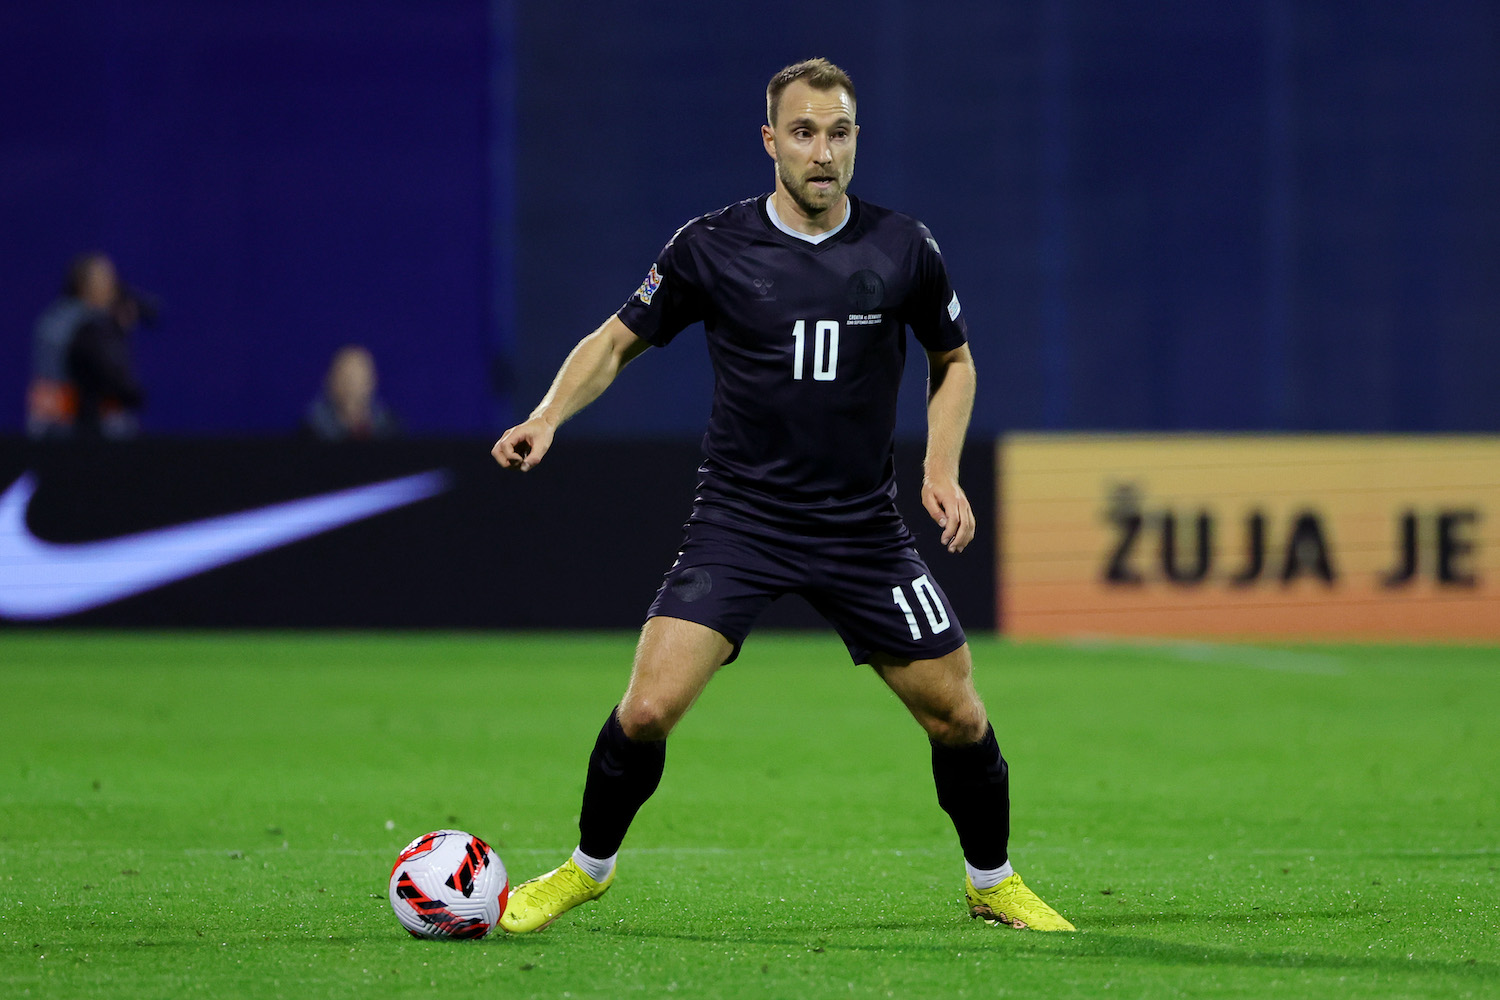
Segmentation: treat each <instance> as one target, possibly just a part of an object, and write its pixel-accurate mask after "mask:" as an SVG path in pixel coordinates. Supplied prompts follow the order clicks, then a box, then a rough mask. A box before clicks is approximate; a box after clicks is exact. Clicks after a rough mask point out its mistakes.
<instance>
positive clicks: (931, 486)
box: [922, 344, 975, 552]
mask: <svg viewBox="0 0 1500 1000" xmlns="http://www.w3.org/2000/svg"><path fill="white" fill-rule="evenodd" d="M974 385H975V375H974V356H973V354H971V353H970V352H969V345H968V344H965V345H963V346H962V347H957V348H954V349H953V350H951V351H928V352H927V457H926V459H925V460H924V461H923V463H922V506H924V507H926V508H927V513H929V514H931V515H932V519H933V520H934V521H936V522H937V523H938V527H940V528H942V529H943V536H942V541H943V544H944V545H946V546H947V547H948V551H949V552H962V551H963V550H964V548H965V546H967V545H968V544H969V542H971V541H973V540H974V510H973V508H972V507H970V506H969V498H968V496H967V495H966V494H965V493H964V491H963V487H961V486H959V485H958V457H959V454H960V453H961V452H962V451H963V447H964V435H965V434H967V433H968V430H969V415H970V414H971V413H972V412H973V410H974Z"/></svg>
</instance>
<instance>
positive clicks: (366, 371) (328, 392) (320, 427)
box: [303, 344, 401, 441]
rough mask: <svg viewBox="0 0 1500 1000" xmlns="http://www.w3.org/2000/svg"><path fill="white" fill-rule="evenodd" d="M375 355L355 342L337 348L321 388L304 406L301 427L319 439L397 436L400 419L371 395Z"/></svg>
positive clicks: (366, 439) (373, 391)
mask: <svg viewBox="0 0 1500 1000" xmlns="http://www.w3.org/2000/svg"><path fill="white" fill-rule="evenodd" d="M376 382H377V379H376V375H375V359H374V358H373V357H372V356H371V355H370V352H369V351H368V350H366V349H365V348H363V347H361V346H359V345H358V344H348V345H346V346H344V347H341V348H339V349H338V351H337V352H336V353H335V354H334V356H333V362H332V363H331V364H330V365H329V366H328V376H327V377H326V378H325V379H324V380H323V391H322V392H321V393H319V394H318V396H317V398H316V399H314V400H313V401H312V404H311V405H310V406H309V407H308V408H307V417H306V419H305V420H304V421H303V428H304V429H305V430H306V431H307V432H308V433H309V434H311V435H312V436H314V437H316V438H318V439H319V440H321V441H373V440H381V439H388V438H393V437H399V436H400V434H401V425H400V422H399V421H398V420H397V419H396V416H395V414H393V413H392V412H391V411H390V409H389V408H387V407H386V405H385V404H384V403H383V402H381V401H380V399H379V397H377V396H376V395H375V386H376Z"/></svg>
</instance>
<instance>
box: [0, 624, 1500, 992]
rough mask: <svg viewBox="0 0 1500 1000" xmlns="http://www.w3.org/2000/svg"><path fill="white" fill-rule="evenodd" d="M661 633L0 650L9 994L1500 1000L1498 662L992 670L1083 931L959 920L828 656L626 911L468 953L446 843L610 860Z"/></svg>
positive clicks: (1095, 661)
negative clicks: (590, 766)
mask: <svg viewBox="0 0 1500 1000" xmlns="http://www.w3.org/2000/svg"><path fill="white" fill-rule="evenodd" d="M630 650H631V638H630V637H629V636H624V635H585V636H572V637H566V636H534V635H509V634H496V635H479V636H458V637H450V636H430V635H280V634H260V635H257V634H249V635H239V634H236V635H204V636H197V635H176V636H170V635H169V636H153V635H127V636H120V635H108V634H61V633H30V632H9V633H3V634H0V685H3V686H0V691H3V696H4V697H3V701H0V706H3V707H0V734H3V735H0V739H3V742H4V749H3V751H0V872H3V879H4V886H5V891H4V893H3V895H0V995H3V996H6V997H12V996H25V995H32V996H54V997H63V996H108V997H125V998H129V997H166V996H206V997H210V996H211V997H226V996H255V997H273V996H285V997H291V998H306V997H325V996H332V997H362V998H363V997H383V996H398V995H439V996H454V997H465V996H479V995H483V996H490V997H522V996H546V997H564V996H573V997H619V996H657V995H661V994H663V993H665V992H668V991H676V992H677V993H679V994H680V995H683V996H693V997H712V996H766V997H826V996H847V995H851V994H852V995H857V996H894V997H929V996H930V997H961V996H970V997H994V996H1048V997H1054V996H1055V997H1062V996H1078V997H1100V996H1114V995H1118V996H1126V997H1152V998H1155V997H1171V996H1211V997H1257V998H1260V997H1266V996H1286V997H1298V998H1302V997H1340V998H1343V997H1372V998H1373V997H1380V998H1390V997H1404V996H1413V997H1415V996H1424V997H1425V996H1431V997H1468V996H1473V997H1480V996H1497V995H1500V898H1497V897H1500V893H1497V885H1500V878H1497V875H1496V868H1497V865H1500V851H1497V848H1500V844H1497V840H1500V808H1497V806H1500V777H1497V775H1500V732H1497V729H1500V724H1497V719H1500V651H1497V650H1496V649H1494V648H1430V647H1416V648H1398V647H1353V646H1343V647H1298V648H1282V649H1268V648H1249V647H1235V646H1207V645H1191V644H1177V645H1157V646H1151V645H1094V646H1065V645H1057V646H1052V645H1011V644H1004V643H998V642H994V641H977V642H976V643H975V658H976V661H977V663H978V665H979V666H978V671H979V685H980V689H981V691H982V693H983V694H984V695H985V697H986V700H987V702H988V704H989V706H990V709H991V714H992V716H993V717H994V718H995V720H996V723H997V728H998V730H999V731H1000V734H1001V745H1002V746H1003V747H1004V748H1005V751H1006V755H1007V757H1008V758H1009V759H1010V761H1011V765H1012V780H1013V783H1012V793H1013V798H1014V833H1013V837H1012V842H1011V844H1012V849H1013V851H1012V856H1013V860H1014V861H1015V863H1016V865H1017V867H1018V869H1019V870H1020V871H1021V872H1022V873H1023V874H1024V875H1025V876H1026V878H1027V881H1028V882H1029V883H1030V884H1031V885H1032V886H1033V887H1034V888H1036V889H1038V890H1039V891H1040V892H1041V893H1042V894H1043V896H1044V897H1045V898H1047V899H1049V900H1050V901H1051V902H1053V903H1054V904H1055V905H1056V906H1057V907H1058V908H1059V909H1061V910H1062V911H1063V912H1064V913H1065V914H1067V915H1068V916H1070V917H1071V918H1072V919H1073V920H1074V921H1075V922H1076V923H1077V924H1078V925H1079V926H1080V928H1082V931H1081V932H1080V933H1078V934H1075V935H1042V934H1037V933H1020V932H1014V931H1009V930H995V929H991V928H988V927H985V926H983V925H982V924H980V923H978V922H975V921H972V920H970V919H968V917H967V916H966V914H965V912H964V910H963V909H962V907H961V905H960V902H959V891H960V887H961V879H962V870H961V867H960V862H959V857H958V854H957V847H956V839H955V837H954V835H953V833H952V830H951V828H950V827H949V825H948V823H947V819H946V817H944V816H943V814H942V813H941V812H939V811H938V809H937V806H936V804H935V801H934V796H933V792H932V786H931V779H930V775H929V774H928V771H927V754H926V745H925V741H924V739H923V738H922V736H921V734H920V731H919V730H918V729H917V728H916V727H915V726H914V725H913V724H912V723H910V722H909V721H908V720H907V719H906V717H905V716H904V714H903V712H902V710H901V709H900V707H899V705H898V704H897V703H896V701H895V699H894V698H893V697H892V696H891V695H890V694H888V693H887V692H886V691H885V690H884V689H883V688H882V687H881V686H880V685H879V684H878V682H876V681H875V680H874V679H873V678H872V677H870V676H868V675H867V673H866V672H865V671H864V670H862V669H860V668H855V667H851V666H849V665H848V663H847V660H846V659H845V657H844V655H843V651H842V647H840V646H839V645H838V644H837V643H836V642H834V641H831V640H829V639H825V638H821V637H788V636H770V637H766V636H758V637H756V638H755V639H754V640H752V642H751V643H750V644H749V645H748V646H747V647H746V650H745V653H744V655H743V656H742V657H741V659H740V661H739V662H737V663H736V664H734V665H733V666H731V667H730V668H727V669H726V670H725V671H724V672H723V673H722V674H721V676H720V677H719V678H718V679H717V680H715V682H714V683H713V684H712V685H711V686H710V688H709V690H708V692H707V694H706V695H705V696H704V697H703V699H702V701H701V703H700V704H699V706H698V708H697V709H696V710H695V711H694V712H693V713H692V714H691V715H689V717H688V719H687V720H686V721H685V722H684V723H683V725H682V726H681V728H680V729H679V730H678V732H677V733H676V734H675V735H674V737H673V740H672V745H671V750H670V753H669V760H668V767H667V775H666V778H665V780H664V782H663V784H662V787H661V790H660V791H659V792H658V794H657V796H656V797H655V798H654V799H653V800H652V801H651V803H649V804H648V805H647V807H646V808H645V810H644V811H643V812H642V814H641V816H640V818H639V820H638V821H637V824H636V827H635V829H634V830H633V831H632V833H631V836H630V839H629V840H628V841H627V842H626V850H625V853H624V854H623V855H622V862H621V869H620V875H619V879H618V881H617V883H616V885H615V887H614V888H613V889H612V890H611V892H610V893H609V894H608V895H607V896H605V897H604V898H603V899H602V900H601V901H599V902H598V903H596V904H593V905H591V906H588V907H585V908H583V909H581V910H579V911H577V912H575V913H573V914H571V915H570V916H569V917H567V918H565V919H564V920H563V921H560V922H559V923H558V924H557V925H556V926H555V927H553V928H551V929H550V930H548V931H547V932H545V933H543V934H539V935H533V936H529V937H522V938H506V937H504V936H503V935H499V934H497V935H495V936H494V937H493V938H492V939H487V940H485V941H481V942H460V943H442V944H440V943H430V942H419V941H415V940H412V939H410V938H408V937H407V936H406V934H405V933H404V932H403V931H401V930H400V928H399V927H398V925H397V924H396V921H395V918H394V917H393V916H392V914H391V913H390V910H389V908H388V906H387V903H386V901H385V879H386V874H387V872H388V870H389V865H390V863H391V861H392V860H393V859H394V856H395V853H396V851H397V850H398V849H399V848H400V846H401V845H402V844H404V843H405V842H406V841H407V840H409V839H410V838H411V837H413V836H415V835H417V834H419V833H422V832H424V831H426V830H428V829H432V828H437V827H444V826H460V827H463V828H465V829H469V830H471V831H473V832H475V833H478V834H480V835H482V836H484V837H486V838H487V839H489V840H490V841H491V843H492V844H494V845H495V846H496V848H497V849H498V850H499V852H500V854H501V856H502V857H503V858H504V860H505V862H506V864H507V865H508V867H509V868H510V870H511V873H512V876H513V879H524V878H526V877H529V876H531V875H533V874H536V873H537V872H538V871H541V870H543V869H545V868H549V867H552V866H553V865H555V864H557V863H558V862H559V861H561V860H562V858H563V857H564V856H565V853H566V852H567V851H568V850H569V849H571V848H572V846H573V844H574V842H575V840H574V839H575V837H576V828H575V826H574V823H575V821H576V814H577V806H578V795H579V789H580V785H581V780H582V769H583V763H584V760H585V758H586V755H587V752H588V749H589V747H590V746H591V744H592V741H593V737H594V733H595V732H596V731H597V728H598V725H599V723H600V721H601V720H602V719H603V717H604V715H605V714H606V713H607V712H608V711H609V708H610V706H611V705H612V704H613V702H614V699H615V698H616V697H617V695H618V693H619V690H620V688H621V685H622V683H623V680H624V671H625V665H626V664H627V663H628V659H629V655H630Z"/></svg>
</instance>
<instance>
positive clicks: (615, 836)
mask: <svg viewBox="0 0 1500 1000" xmlns="http://www.w3.org/2000/svg"><path fill="white" fill-rule="evenodd" d="M666 762H667V741H666V740H653V741H645V740H633V739H631V738H630V737H628V736H626V735H625V729H624V728H623V727H622V726H621V725H620V710H619V708H618V707H616V708H615V710H614V711H613V712H611V713H609V719H608V720H607V721H606V722H605V723H604V728H602V729H600V730H599V738H598V740H596V741H595V742H594V752H593V753H591V754H590V755H589V770H588V777H587V779H586V780H585V781H584V784H583V809H582V811H581V812H580V814H579V816H578V834H579V837H578V847H579V849H580V850H582V851H583V853H584V854H587V855H588V856H589V857H592V858H609V857H613V856H614V855H615V854H617V853H618V852H619V850H620V844H622V843H623V842H624V840H625V831H626V830H629V829H630V821H631V820H633V819H635V814H636V813H637V812H638V811H640V808H641V806H643V805H645V804H646V800H647V799H649V798H650V797H651V793H652V792H654V791H656V786H657V785H659V784H660V783H661V773H662V770H663V769H664V768H665V767H666Z"/></svg>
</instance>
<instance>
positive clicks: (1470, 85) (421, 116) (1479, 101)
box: [0, 0, 1500, 436]
mask: <svg viewBox="0 0 1500 1000" xmlns="http://www.w3.org/2000/svg"><path fill="white" fill-rule="evenodd" d="M810 54H824V55H827V56H829V57H830V58H832V59H834V60H835V61H837V62H839V63H841V64H843V65H844V66H845V67H846V68H847V69H848V70H849V71H850V72H851V73H852V74H853V76H854V78H855V80H856V82H857V83H858V84H859V88H860V98H861V104H860V118H861V121H862V123H863V129H864V131H863V133H862V136H861V143H860V153H861V155H860V160H859V169H858V172H857V175H856V179H855V190H856V192H857V193H860V194H862V195H864V196H865V197H868V198H870V199H871V200H875V201H880V202H883V203H887V204H890V205H892V206H894V207H898V208H901V209H903V210H906V211H908V212H911V213H912V214H914V215H917V216H919V217H921V218H922V219H924V220H925V221H926V222H928V223H929V225H930V226H931V228H932V229H933V231H934V233H935V234H936V235H937V238H938V240H939V241H940V242H941V243H942V245H943V248H944V250H945V253H946V256H947V257H948V260H949V264H950V268H951V270H952V272H953V275H954V279H955V283H956V286H957V287H958V289H959V293H960V295H961V296H962V299H963V302H964V305H965V309H966V311H967V312H968V314H969V321H970V324H971V329H972V331H973V334H974V338H975V345H974V346H975V353H976V355H977V356H978V358H979V364H980V366H981V369H982V374H983V384H984V392H983V394H982V397H981V399H980V401H979V406H978V410H977V413H976V421H975V423H976V431H977V432H978V433H980V434H993V433H997V432H1000V431H1003V430H1008V429H1015V428H1028V429H1034V428H1059V429H1063V428H1067V429H1078V428H1083V429H1163V430H1169V429H1224V430H1249V429H1267V430H1282V429H1285V430H1298V429H1306V430H1325V429H1326V430H1334V429H1337V430H1353V431H1431V430H1448V431H1465V430H1496V429H1500V406H1497V404H1496V403H1495V397H1494V394H1493V391H1492V389H1491V386H1492V384H1493V382H1494V380H1495V375H1496V372H1500V338H1497V337H1496V336H1495V331H1496V330H1497V329H1500V70H1497V67H1500V6H1497V5H1496V4H1494V3H1493V2H1492V0H1437V2H1429V3H1422V4H1418V3H1414V2H1392V3H1381V4H1370V3H1364V2H1360V0H1313V2H1306V3H1294V2H1293V0H1255V2H1248V0H1247V2H1236V3H1222V4H1204V3H1200V2H1188V0H1164V2H1160V3H1155V4H1149V5H1146V6H1145V7H1142V6H1140V5H1121V4H1118V3H1114V2H1110V0H1033V2H1017V3H993V2H988V0H964V2H954V3H937V4H917V3H915V2H911V0H905V2H897V0H873V2H872V0H865V2H859V3H855V2H851V0H830V2H828V3H824V4H820V5H815V6H812V7H809V6H808V5H806V4H792V3H787V2H784V0H769V2H767V0H761V2H755V3H750V2H745V0H728V2H724V3H718V4H712V5H686V4H659V5H655V6H648V7H644V8H643V7H640V6H639V5H635V6H631V5H604V4H590V5H572V4H525V3H519V2H517V0H491V2H485V0H461V2H449V3H443V4H428V3H416V2H397V0H364V2H359V3H355V2H352V0H332V2H326V3H318V4H296V3H291V2H270V0H246V2H242V3H237V4H233V5H220V4H201V3H190V2H187V0H176V2H171V0H155V2H152V0H111V2H104V0H84V2H77V3H70V4H55V3H48V2H43V0H16V2H11V3H7V4H5V5H3V7H0V94H3V95H4V106H3V117H0V227H3V228H0V232H3V236H0V328H3V331H4V333H3V335H0V401H9V402H3V406H0V430H4V429H11V430H14V429H16V428H18V427H19V426H20V422H21V411H20V399H21V394H22V391H23V386H24V382H25V366H26V357H27V349H28V348H27V340H28V339H29V329H30V324H31V321H32V318H33V317H34V315H35V313H36V312H37V310H39V309H40V308H41V307H42V305H44V304H45V302H46V300H47V298H48V297H49V295H50V292H51V290H52V288H53V286H54V285H55V284H56V283H57V280H58V276H59V273H60V271H61V269H62V267H63V265H64V263H65V262H66V260H67V259H68V257H69V256H70V255H71V254H72V253H74V252H75V251H77V250H79V249H82V248H85V247H92V246H100V247H105V248H108V249H110V250H112V251H114V252H115V253H116V254H117V255H118V256H119V258H120V260H121V263H122V266H123V268H124V269H125V271H126V273H127V276H129V277H131V278H133V279H134V280H137V281H139V282H140V283H141V284H143V285H145V286H147V287H149V288H151V289H153V290H154V291H157V292H158V293H160V294H161V295H162V296H163V298H164V299H165V301H166V306H167V311H166V313H165V314H164V316H163V319H162V322H161V325H160V326H159V327H158V328H157V329H155V330H150V331H146V332H145V333H144V334H143V335H142V337H141V343H140V352H141V363H142V367H143V369H144V373H145V377H146V381H147V382H148V384H149V387H150V389H151V392H152V402H151V408H150V410H149V411H148V413H147V421H146V423H147V426H148V428H150V429H152V430H156V431H164V432H174V433H176V432H186V433H193V432H200V431H209V432H266V431H276V430H282V429H289V428H291V427H292V426H293V425H294V424H295V422H296V420H297V416H298V414H299V412H300V410H301V408H302V407H303V405H304V404H305V401H306V399H307V398H308V396H310V395H311V393H312V392H313V391H314V389H315V388H316V384H317V381H318V378H319V375H320V373H321V371H322V368H323V366H324V365H325V364H326V360H327V357H328V354H329V353H330V351H331V350H332V349H333V347H334V346H336V345H337V344H339V343H342V342H344V341H348V340H359V341H363V342H366V343H368V344H370V345H371V346H372V347H373V348H374V351H375V354H376V357H377V360H378V361H379V362H380V364H381V367H382V370H383V372H384V387H385V391H386V394H387V395H388V396H389V398H390V399H391V401H392V402H393V403H394V404H395V406H396V407H397V409H399V410H400V411H401V412H402V413H403V414H404V415H405V417H406V418H407V420H408V422H409V423H410V424H411V426H412V427H413V428H414V429H415V430H417V431H421V432H437V431H442V432H463V433H468V432H475V433H487V432H489V431H491V430H493V429H495V428H496V427H497V426H498V425H499V424H500V423H501V422H502V421H503V420H504V419H505V418H506V417H507V416H508V415H509V414H510V413H512V412H514V411H515V410H516V409H518V408H519V409H522V410H524V409H525V408H527V407H529V406H530V405H531V404H532V402H533V401H534V400H535V398H536V397H538V396H539V395H540V394H541V392H542V391H543V390H544V389H545V386H546V382H547V380H548V378H549V377H550V375H551V373H552V371H553V370H554V369H555V367H556V365H557V363H558V361H559V360H560V359H561V357H562V356H563V354H564V353H565V351H566V350H567V348H568V346H569V345H570V344H571V343H572V342H573V341H574V340H575V339H576V338H577V337H578V336H579V335H581V334H582V333H583V332H586V331H587V330H588V329H590V328H592V327H593V326H594V325H595V324H596V323H598V322H599V320H600V319H602V318H603V317H604V316H606V315H607V314H608V313H609V312H610V311H612V310H613V309H614V308H615V307H616V306H618V304H619V303H620V301H622V300H623V299H624V297H625V296H626V295H628V294H629V293H630V292H631V291H632V290H633V289H634V288H635V286H636V285H637V284H638V283H639V281H640V278H641V275H642V274H643V273H644V272H645V270H646V268H647V266H648V265H649V264H650V263H651V261H652V259H653V257H654V255H655V252H656V250H657V249H658V248H659V247H660V246H661V244H662V243H663V242H664V241H665V240H666V239H667V238H668V237H669V236H670V235H671V233H672V232H673V231H674V230H675V229H676V227H677V226H679V225H680V224H681V223H682V222H684V221H685V220H686V219H688V218H690V217H692V216H694V215H697V214H699V213H702V212H704V211H707V210H709V209H712V208H715V207H717V206H719V205H722V204H724V203H726V202H729V201H732V200H735V199H737V198H741V197H745V196H747V195H751V194H754V193H757V192H759V191H762V190H765V189H766V188H767V187H769V185H770V182H771V170H770V166H769V163H768V161H767V160H766V159H765V157H764V154H763V153H762V151H761V149H760V146H759V141H758V135H757V124H758V122H759V117H760V115H761V114H762V98H761V91H762V88H763V86H764V83H765V79H766V77H767V76H768V75H769V74H770V73H771V72H772V71H773V70H774V69H776V68H777V67H779V66H780V65H782V64H784V63H786V62H789V61H791V60H794V59H797V58H802V57H804V56H807V55H810ZM704 361H705V353H704V351H703V349H702V346H701V343H700V342H699V341H698V340H697V339H696V338H692V337H687V338H682V339H679V341H678V342H677V343H675V344H674V345H673V347H672V348H671V349H669V350H667V351H663V352H659V356H657V352H653V353H652V354H649V355H647V356H646V357H645V358H643V359H641V360H640V361H639V362H637V363H636V365H635V366H634V367H633V368H632V370H631V371H630V372H629V373H627V375H626V376H625V377H624V379H623V380H622V383H621V384H620V385H619V386H617V387H616V389H615V390H614V391H612V392H611V394H610V395H609V396H608V397H606V399H605V400H602V401H601V402H600V403H599V404H598V405H597V406H596V407H595V408H594V409H592V410H590V411H589V412H587V413H585V414H584V415H583V416H581V417H580V418H579V431H580V432H583V433H588V434H592V435H600V436H616V435H621V436H623V435H629V436H639V435H670V436H682V435H687V434H694V433H696V432H697V429H698V428H699V427H700V426H701V423H702V419H703V416H704V414H705V412H706V409H707V400H708V393H709V388H710V387H709V379H708V377H707V376H706V374H705V371H704V368H703V365H704ZM919 381H920V373H919V372H917V371H915V366H914V371H913V379H912V386H913V388H915V387H916V386H917V384H918V383H919ZM497 385H498V386H499V389H500V391H499V392H498V393H497V389H496V386H497ZM512 394H513V400H514V401H512ZM909 397H910V398H909V399H908V402H907V405H906V407H905V409H904V410H903V411H902V429H903V431H904V432H905V433H907V434H918V433H920V430H921V426H922V424H921V412H920V405H919V400H918V399H917V398H916V397H917V394H916V393H910V394H909Z"/></svg>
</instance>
